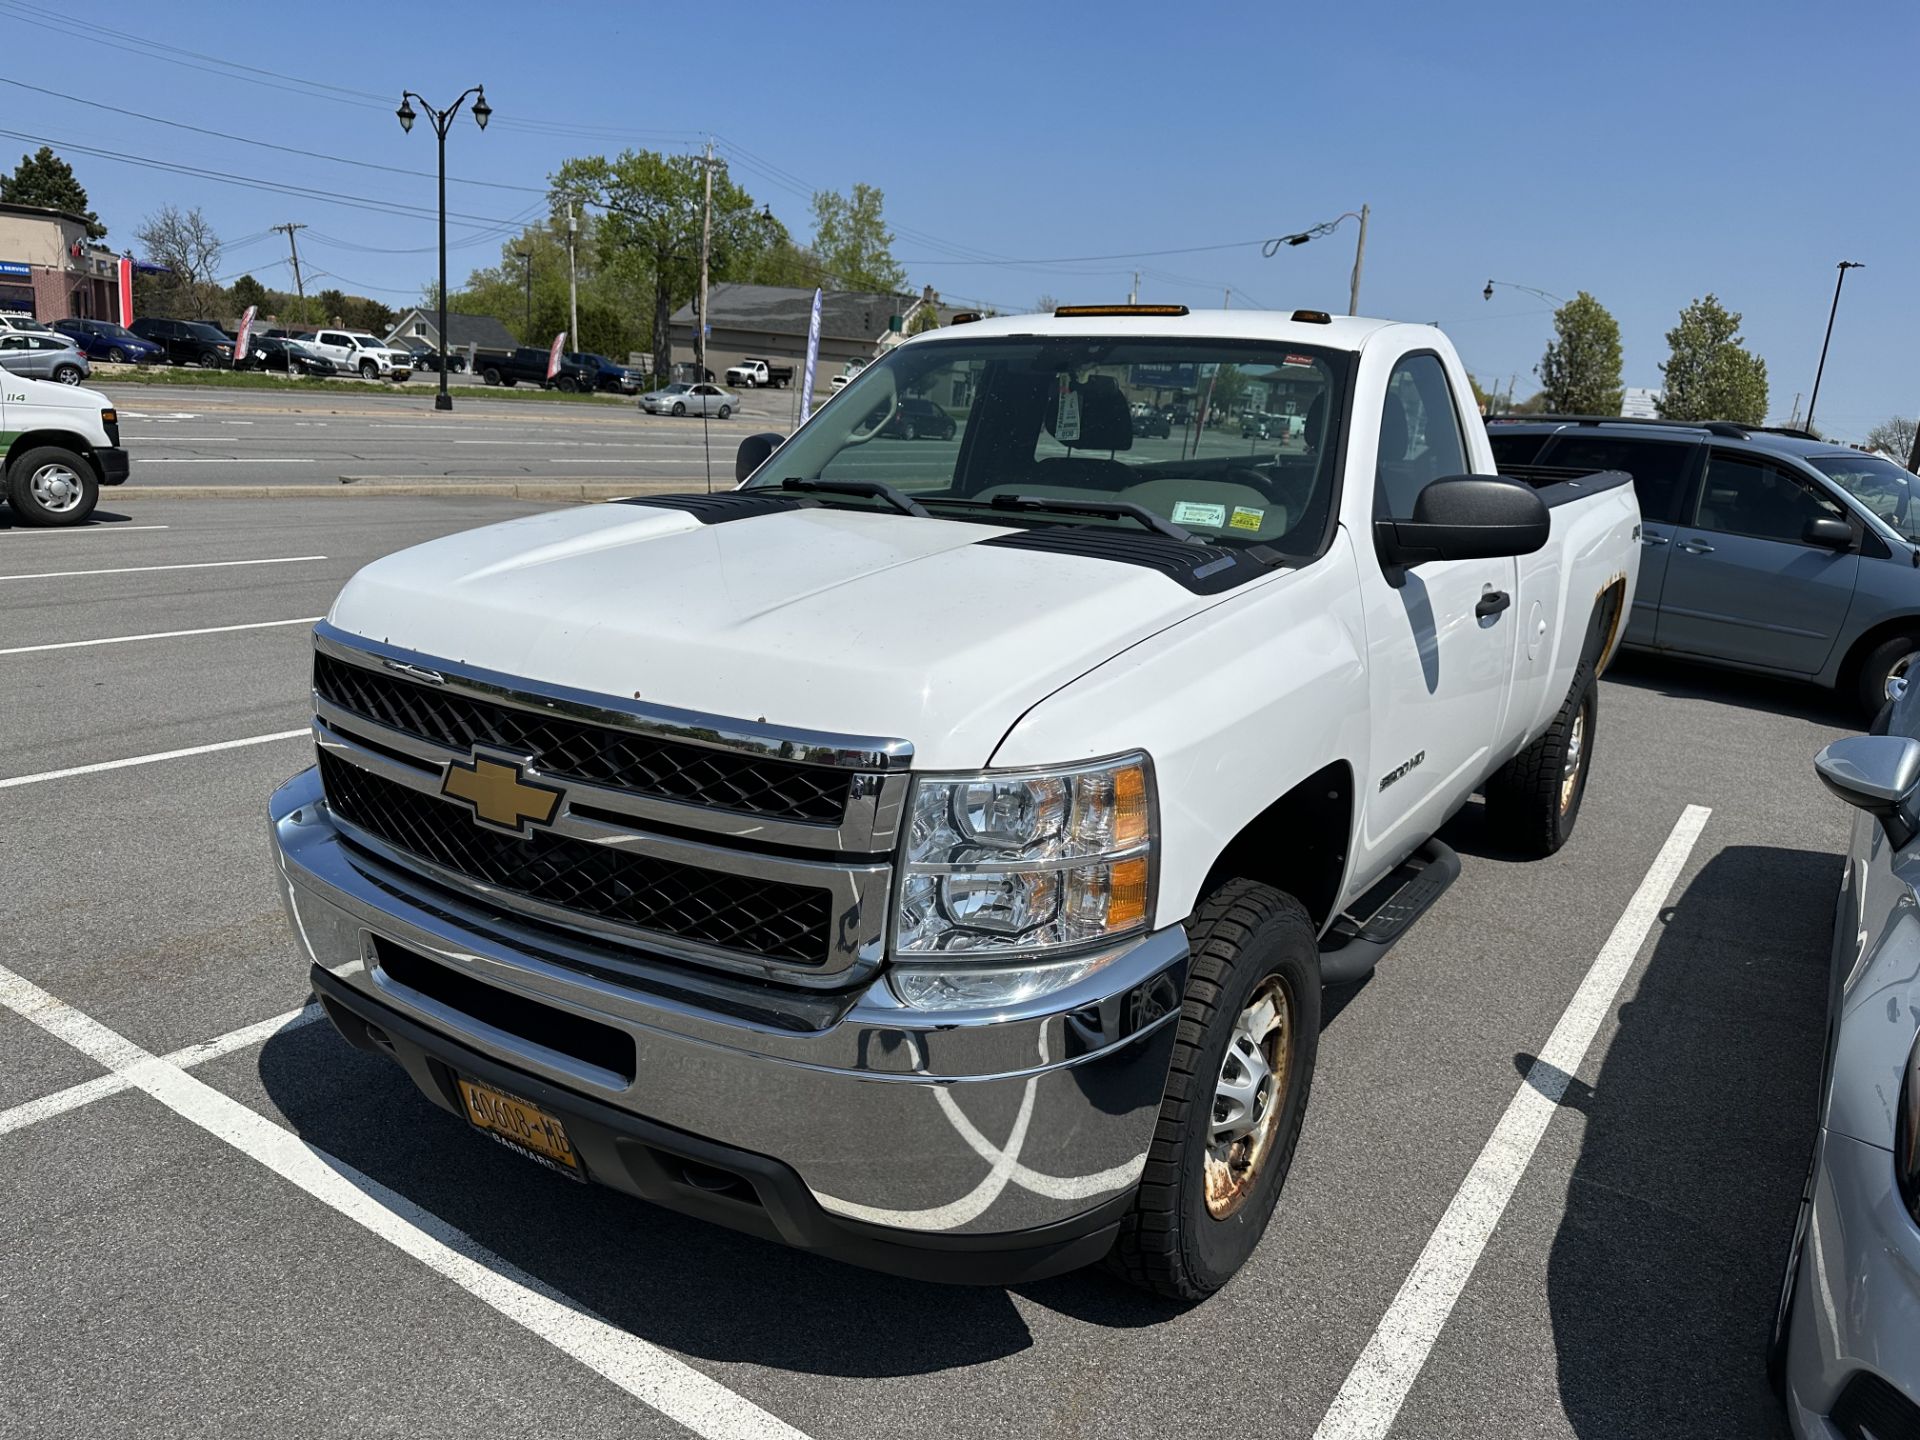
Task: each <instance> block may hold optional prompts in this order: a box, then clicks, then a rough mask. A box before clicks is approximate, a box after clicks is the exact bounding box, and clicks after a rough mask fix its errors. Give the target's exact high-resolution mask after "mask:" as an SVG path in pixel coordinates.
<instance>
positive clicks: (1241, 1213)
mask: <svg viewBox="0 0 1920 1440" xmlns="http://www.w3.org/2000/svg"><path fill="white" fill-rule="evenodd" d="M1188 937H1189V941H1190V944H1191V947H1192V962H1191V964H1192V968H1191V972H1190V974H1189V976H1188V979H1187V993H1186V996H1185V998H1184V1000H1183V1001H1182V1002H1181V1007H1180V1019H1179V1021H1178V1022H1177V1023H1178V1027H1179V1028H1178V1030H1177V1032H1176V1038H1175V1041H1174V1049H1173V1064H1172V1067H1171V1069H1170V1070H1169V1072H1168V1076H1167V1088H1166V1094H1165V1096H1164V1097H1163V1098H1162V1100H1161V1103H1160V1119H1159V1122H1158V1124H1157V1125H1156V1126H1155V1128H1154V1136H1153V1144H1152V1146H1151V1147H1150V1148H1149V1149H1148V1151H1147V1164H1146V1169H1145V1171H1144V1172H1143V1173H1142V1175H1141V1179H1140V1188H1139V1189H1138V1190H1137V1191H1136V1192H1135V1194H1134V1202H1133V1208H1132V1210H1131V1211H1129V1212H1128V1214H1127V1216H1126V1218H1125V1219H1123V1220H1122V1221H1121V1224H1120V1232H1119V1235H1118V1237H1117V1238H1116V1239H1115V1241H1114V1246H1113V1253H1112V1255H1111V1257H1110V1260H1111V1264H1112V1265H1113V1267H1114V1268H1115V1269H1117V1270H1118V1271H1119V1272H1120V1274H1122V1275H1123V1276H1125V1277H1126V1279H1127V1280H1129V1281H1130V1282H1131V1283H1133V1284H1134V1285H1137V1286H1139V1287H1140V1288H1142V1289H1144V1290H1149V1291H1152V1292H1153V1293H1154V1294H1156V1295H1160V1296H1163V1297H1165V1298H1167V1299H1169V1300H1186V1301H1192V1300H1201V1299H1204V1298H1206V1297H1207V1296H1208V1295H1211V1294H1212V1293H1213V1292H1214V1291H1216V1290H1218V1289H1219V1288H1220V1287H1221V1286H1222V1285H1225V1284H1226V1283H1227V1281H1229V1280H1230V1279H1232V1278H1233V1276H1234V1273H1235V1272H1236V1271H1238V1270H1239V1269H1240V1267H1241V1266H1242V1265H1243V1264H1245V1263H1246V1261H1247V1258H1248V1257H1249V1256H1251V1255H1252V1254H1253V1251H1254V1247H1255V1246H1257V1245H1258V1244H1259V1243H1260V1237H1261V1236H1262V1235H1263V1234H1265V1233H1266V1228H1267V1221H1268V1219H1269V1218H1270V1217H1271V1216H1272V1214H1273V1207H1274V1204H1275V1202H1277V1201H1278V1200H1279V1198H1280V1190H1281V1187H1282V1186H1284V1185H1285V1184H1286V1179H1287V1170H1288V1168H1289V1167H1290V1166H1291V1165H1292V1163H1293V1152H1294V1147H1295V1146H1296V1145H1297V1144H1298V1143H1299V1140H1300V1127H1301V1124H1302V1122H1303V1121H1304V1120H1305V1118H1306V1113H1307V1096H1308V1093H1309V1091H1310V1090H1311V1089H1312V1084H1313V1065H1314V1058H1315V1056H1316V1055H1317V1054H1318V1052H1319V1047H1320V948H1319V944H1318V941H1317V939H1316V934H1315V928H1314V924H1313V920H1312V918H1311V917H1310V916H1309V915H1308V914H1307V911H1306V907H1305V906H1303V905H1301V903H1300V902H1299V901H1298V900H1296V899H1294V898H1293V897H1292V896H1291V895H1287V894H1284V893H1282V892H1281V891H1279V890H1275V889H1274V888H1273V887H1271V886H1269V885H1261V884H1258V883H1256V882H1254V881H1251V880H1238V879H1236V880H1229V881H1227V882H1226V883H1225V884H1224V885H1222V886H1220V888H1219V889H1217V890H1215V891H1214V892H1213V893H1212V894H1211V895H1209V896H1208V897H1207V898H1206V899H1205V900H1204V901H1202V902H1201V905H1200V908H1199V909H1198V910H1196V911H1195V912H1194V915H1193V918H1192V920H1190V921H1189V922H1188Z"/></svg>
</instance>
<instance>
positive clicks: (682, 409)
mask: <svg viewBox="0 0 1920 1440" xmlns="http://www.w3.org/2000/svg"><path fill="white" fill-rule="evenodd" d="M673 413H674V414H676V415H684V414H686V413H687V407H686V404H685V403H684V402H683V401H679V400H676V401H674V402H673Z"/></svg>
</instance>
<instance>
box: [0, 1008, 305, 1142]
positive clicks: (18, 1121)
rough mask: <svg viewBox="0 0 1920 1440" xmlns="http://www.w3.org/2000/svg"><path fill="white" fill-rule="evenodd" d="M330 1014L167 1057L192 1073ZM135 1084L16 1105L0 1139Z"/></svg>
mask: <svg viewBox="0 0 1920 1440" xmlns="http://www.w3.org/2000/svg"><path fill="white" fill-rule="evenodd" d="M326 1013H327V1012H326V1011H324V1010H322V1009H321V1008H320V1005H319V1002H318V1001H315V1002H313V1003H312V1004H308V1005H303V1006H301V1007H300V1008H299V1009H298V1010H289V1011H287V1013H286V1014H284V1015H276V1016H274V1017H273V1018H272V1019H271V1020H261V1021H259V1022H258V1023H256V1024H253V1025H243V1026H241V1027H240V1028H239V1029H238V1030H229V1031H228V1032H227V1033H226V1034H225V1035H220V1036H216V1037H215V1038H214V1039H212V1040H203V1041H201V1042H200V1043H199V1044H198V1045H189V1046H187V1047H186V1048H185V1049H184V1050H176V1051H174V1052H173V1053H172V1054H171V1055H168V1056H166V1057H165V1059H166V1061H167V1063H168V1064H169V1065H178V1066H179V1067H180V1068H181V1069H182V1070H191V1069H192V1068H193V1067H194V1066H196V1065H204V1064H206V1063H207V1062H208V1061H209V1060H218V1059H219V1058H220V1057H221V1056H222V1055H231V1054H232V1053H233V1052H234V1051H236V1050H244V1049H246V1048H247V1047H248V1046H249V1045H258V1044H260V1043H262V1042H263V1041H266V1040H270V1039H272V1038H273V1037H274V1036H275V1035H278V1034H280V1033H281V1032H282V1031H284V1030H298V1029H299V1028H300V1027H301V1026H302V1025H310V1024H312V1023H313V1022H314V1021H315V1020H318V1019H319V1018H320V1017H321V1016H322V1015H324V1014H326ZM132 1088H133V1082H132V1081H131V1080H129V1079H127V1077H126V1076H125V1075H120V1074H114V1073H108V1074H106V1075H97V1076H95V1077H94V1078H93V1079H91V1080H82V1081H81V1082H80V1083H79V1084H78V1085H69V1086H68V1087H67V1088H66V1089H64V1090H56V1091H54V1092H53V1093H52V1094H51V1095H42V1096H41V1097H40V1098H39V1099H38V1100H29V1101H27V1102H26V1103H25V1104H24V1105H15V1106H14V1107H13V1108H12V1109H11V1110H0V1135H6V1134H9V1133H10V1132H12V1131H15V1130H24V1129H25V1128H26V1127H27V1126H29V1125H37V1124H38V1123H39V1122H40V1121H42V1120H51V1119H52V1118H53V1117H54V1116H56V1115H65V1114H66V1113H67V1112H68V1111H70V1110H78V1109H79V1108H80V1107H81V1106H83V1105H91V1104H92V1103H93V1102H94V1101H96V1100H104V1099H106V1098H107V1096H109V1095H118V1094H119V1093H120V1092H121V1091H122V1090H131V1089H132Z"/></svg>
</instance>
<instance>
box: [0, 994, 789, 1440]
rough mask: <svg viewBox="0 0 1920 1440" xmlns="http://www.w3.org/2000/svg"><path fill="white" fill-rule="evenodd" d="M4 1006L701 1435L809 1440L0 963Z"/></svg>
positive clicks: (719, 1439) (726, 1439)
mask: <svg viewBox="0 0 1920 1440" xmlns="http://www.w3.org/2000/svg"><path fill="white" fill-rule="evenodd" d="M0 1005H4V1006H6V1007H7V1008H8V1009H9V1010H11V1011H13V1013H14V1014H16V1015H18V1016H20V1017H21V1018H22V1019H24V1020H27V1021H29V1022H30V1023H32V1024H34V1025H36V1026H38V1027H39V1028H40V1029H42V1030H44V1031H45V1032H46V1033H47V1034H49V1035H52V1036H54V1037H55V1038H56V1039H59V1040H63V1041H65V1042H66V1043H67V1044H68V1045H71V1046H72V1047H73V1048H74V1049H76V1050H78V1051H80V1053H81V1054H83V1055H85V1056H86V1057H87V1058H88V1059H90V1060H92V1061H93V1062H94V1063H95V1064H97V1065H101V1066H103V1067H105V1068H106V1069H107V1070H110V1071H112V1072H113V1073H114V1074H115V1075H118V1076H121V1077H122V1078H124V1079H125V1080H126V1081H127V1083H128V1084H130V1085H132V1086H133V1087H135V1088H136V1089H139V1090H143V1091H145V1092H146V1093H147V1094H148V1095H151V1096H152V1097H153V1098H154V1099H155V1100H158V1101H159V1102H160V1103H161V1104H162V1105H164V1106H166V1107H167V1108H168V1109H169V1110H171V1111H173V1112H174V1113H175V1114H176V1115H178V1116H180V1117H181V1118H182V1119H184V1120H187V1121H190V1122H191V1123H193V1124H195V1125H197V1126H199V1127H200V1128H201V1129H202V1130H204V1131H206V1132H207V1133H208V1134H209V1135H212V1136H213V1137H214V1138H216V1139H218V1140H223V1141H225V1142H226V1143H227V1144H228V1145H231V1146H232V1147H233V1148H234V1149H235V1150H238V1151H239V1152H240V1153H241V1154H242V1155H245V1156H247V1157H248V1158H249V1159H251V1160H254V1161H256V1162H257V1163H259V1164H260V1165H262V1166H264V1167H265V1168H267V1169H268V1170H271V1171H273V1172H274V1173H275V1174H276V1175H279V1176H280V1177H281V1178H282V1179H284V1180H287V1181H289V1182H290V1183H292V1184H294V1185H297V1186H298V1187H299V1188H300V1189H302V1190H304V1191H305V1192H306V1193H307V1194H309V1195H311V1196H312V1197H313V1198H314V1199H316V1200H318V1201H320V1203H321V1204H323V1205H326V1206H327V1207H328V1208H330V1209H332V1210H334V1211H335V1212H337V1213H338V1214H340V1215H343V1216H345V1217H346V1218H347V1219H349V1220H351V1221H353V1222H354V1223H355V1224H357V1225H360V1226H362V1227H364V1228H365V1229H367V1230H368V1231H370V1232H372V1233H373V1234H375V1235H377V1236H379V1237H380V1238H381V1239H382V1240H385V1241H386V1242H387V1243H388V1244H390V1245H392V1246H394V1248H396V1249H398V1250H399V1251H401V1252H402V1253H403V1254H406V1255H409V1256H411V1257H412V1258H413V1259H415V1260H418V1261H419V1262H420V1263H421V1264H422V1265H425V1266H426V1267H427V1268H428V1269H430V1270H432V1271H434V1272H435V1273H436V1274H438V1275H441V1276H443V1277H445V1278H446V1279H448V1280H451V1281H452V1282H453V1283H454V1284H456V1285H458V1286H459V1287H460V1288H461V1289H463V1290H465V1291H466V1292H467V1293H468V1294H470V1295H472V1296H474V1297H475V1298H476V1299H478V1300H480V1301H481V1302H482V1303H483V1304H486V1305H488V1306H490V1307H491V1308H493V1309H494V1310H496V1311H498V1312H499V1313H500V1314H502V1315H504V1316H506V1318H507V1319H509V1320H511V1321H513V1322H514V1323H515V1324H517V1325H520V1326H522V1327H523V1328H525V1329H526V1330H528V1331H530V1332H531V1333H533V1334H535V1335H537V1336H539V1337H540V1338H541V1339H542V1340H545V1341H546V1342H547V1343H548V1344H550V1345H552V1346H553V1347H554V1348H555V1349H557V1350H559V1351H560V1352H561V1353H562V1354H564V1355H567V1356H569V1357H571V1358H572V1359H574V1360H577V1361H578V1362H579V1363H580V1364H582V1365H584V1366H586V1367H587V1368H588V1369H590V1370H592V1371H594V1372H595V1373H597V1374H599V1375H602V1376H604V1377H606V1378H607V1379H608V1380H610V1381H612V1382H613V1383H614V1384H615V1385H618V1386H619V1387H620V1388H621V1389H622V1390H625V1391H626V1392H627V1393H628V1394H629V1395H632V1396H633V1397H634V1398H635V1399H637V1400H639V1401H640V1402H641V1403H642V1404H644V1405H647V1406H650V1407H651V1408H652V1409H654V1410H657V1411H658V1412H659V1413H660V1414H662V1415H665V1416H666V1417H667V1418H668V1419H670V1420H673V1421H675V1422H677V1423H679V1424H681V1425H683V1426H685V1427H686V1428H687V1429H689V1430H691V1431H692V1432H693V1433H694V1434H696V1435H700V1436H705V1437H709V1440H769V1437H772V1440H806V1436H805V1435H804V1434H803V1433H802V1432H801V1431H799V1430H796V1429H794V1428H793V1427H792V1426H791V1425H788V1424H786V1423H785V1422H784V1421H782V1420H780V1419H778V1418H777V1417H776V1416H774V1415H772V1414H770V1413H768V1412H767V1411H765V1410H762V1409H761V1408H760V1407H759V1406H758V1405H755V1404H754V1403H753V1402H752V1401H751V1400H748V1399H746V1398H745V1397H744V1396H740V1395H736V1394H734V1393H733V1392H732V1391H731V1390H729V1389H727V1388H726V1386H724V1385H722V1384H720V1382H719V1381H717V1380H714V1379H713V1378H711V1377H710V1376H707V1375H704V1374H702V1373H701V1372H700V1371H698V1370H696V1369H694V1368H693V1367H692V1366H691V1365H689V1364H687V1363H686V1362H685V1361H683V1360H681V1359H679V1358H678V1357H676V1356H674V1355H671V1354H669V1353H668V1352H667V1351H665V1350H663V1349H661V1348H660V1347H659V1346H657V1345H653V1344H650V1343H649V1342H647V1341H645V1340H642V1339H640V1338H639V1337H638V1336H635V1335H630V1334H628V1333H627V1332H626V1331H624V1330H621V1329H618V1328H616V1327H615V1326H612V1325H609V1324H608V1323H607V1322H606V1321H604V1320H602V1319H601V1318H600V1317H599V1316H597V1315H594V1314H592V1313H591V1312H590V1311H588V1310H586V1309H585V1308H584V1307H583V1306H582V1305H581V1304H580V1303H579V1302H578V1301H576V1300H574V1299H572V1298H571V1297H570V1296H568V1295H565V1294H563V1293H562V1292H560V1291H558V1290H556V1289H554V1288H553V1287H552V1286H551V1285H548V1284H547V1283H546V1282H545V1281H542V1280H539V1279H536V1278H535V1277H534V1276H532V1275H530V1274H528V1273H527V1272H526V1271H524V1270H522V1269H520V1268H519V1267H518V1266H516V1265H513V1264H510V1263H509V1262H508V1261H506V1260H504V1259H502V1258H501V1257H500V1256H498V1255H496V1254H494V1253H493V1252H492V1251H490V1250H488V1249H487V1248H486V1247H485V1246H483V1245H481V1244H480V1243H479V1242H478V1241H476V1240H474V1239H473V1238H472V1237H471V1236H469V1235H467V1234H466V1233H465V1232H463V1231H461V1230H457V1229H455V1228H454V1227H453V1226H451V1225H449V1224H448V1223H447V1222H446V1221H444V1220H442V1219H441V1218H440V1217H439V1216H437V1215H435V1214H433V1213H432V1212H431V1211H429V1210H426V1209H424V1208H422V1207H421V1206H419V1205H416V1204H415V1203H414V1202H413V1201H411V1200H409V1199H407V1197H406V1196H404V1195H401V1194H400V1193H399V1192H397V1191H394V1190H390V1189H388V1188H387V1187H386V1186H385V1185H382V1184H381V1183H380V1182H379V1181H377V1180H375V1179H373V1178H372V1177H371V1176H368V1175H363V1174H362V1173H361V1172H360V1171H358V1170H356V1169H354V1168H353V1167H352V1166H351V1165H348V1164H347V1163H346V1162H345V1161H342V1160H338V1159H336V1158H335V1157H333V1156H332V1155H329V1154H328V1153H327V1152H326V1151H324V1150H321V1149H320V1148H318V1147H317V1146H313V1145H309V1144H307V1143H306V1142H305V1141H303V1140H301V1139H300V1138H299V1136H297V1135H294V1134H293V1133H292V1132H290V1131H287V1130H283V1129H281V1127H280V1126H278V1125H276V1124H274V1123H273V1122H272V1121H271V1120H269V1119H267V1118H266V1117H265V1116H264V1115H261V1114H258V1113H257V1112H255V1111H253V1110H249V1109H248V1108H247V1107H246V1106H245V1105H242V1104H241V1103H240V1102H239V1101H238V1100H234V1099H232V1098H230V1097H229V1096H227V1095H224V1094H222V1093H221V1092H220V1091H218V1090H215V1089H214V1088H213V1087H212V1086H210V1085H207V1084H206V1083H204V1082H203V1081H200V1080H197V1079H195V1078H194V1077H193V1076H191V1075H189V1074H188V1073H187V1072H186V1071H185V1070H183V1069H182V1068H181V1067H180V1066H179V1065H176V1064H174V1063H172V1062H171V1061H169V1060H166V1059H163V1058H161V1057H160V1056H157V1055H154V1054H151V1053H149V1052H148V1051H146V1050H143V1049H141V1048H140V1047H139V1046H138V1045H135V1044H134V1043H133V1042H132V1041H131V1040H129V1039H127V1038H126V1037H125V1036H123V1035H120V1034H118V1033H117V1032H115V1031H113V1030H109V1029H108V1028H107V1027H106V1026H105V1025H102V1024H101V1023H100V1022H99V1021H97V1020H95V1019H93V1018H92V1017H91V1016H88V1015H84V1014H82V1013H81V1012H80V1011H78V1010H76V1009H74V1008H73V1007H72V1006H70V1005H67V1004H65V1003H64V1002H62V1001H60V1000H57V999H55V998H54V997H53V996H52V995H49V994H48V993H47V992H46V991H45V990H42V989H41V988H40V987H39V986H38V985H35V984H34V983H33V982H32V981H30V980H27V979H25V978H24V977H22V976H20V975H17V974H15V973H14V972H13V971H11V970H9V969H6V968H5V967H4V966H0Z"/></svg>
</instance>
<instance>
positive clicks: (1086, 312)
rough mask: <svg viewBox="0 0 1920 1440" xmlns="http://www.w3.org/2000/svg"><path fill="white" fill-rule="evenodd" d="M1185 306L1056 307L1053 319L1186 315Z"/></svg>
mask: <svg viewBox="0 0 1920 1440" xmlns="http://www.w3.org/2000/svg"><path fill="white" fill-rule="evenodd" d="M1187 313H1189V312H1188V310H1187V307H1186V306H1184V305H1056V306H1054V307H1053V318H1054V319H1056V320H1074V319H1084V318H1087V317H1097V316H1103V315H1185V314H1187Z"/></svg>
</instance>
